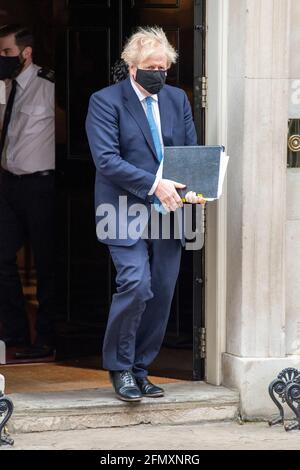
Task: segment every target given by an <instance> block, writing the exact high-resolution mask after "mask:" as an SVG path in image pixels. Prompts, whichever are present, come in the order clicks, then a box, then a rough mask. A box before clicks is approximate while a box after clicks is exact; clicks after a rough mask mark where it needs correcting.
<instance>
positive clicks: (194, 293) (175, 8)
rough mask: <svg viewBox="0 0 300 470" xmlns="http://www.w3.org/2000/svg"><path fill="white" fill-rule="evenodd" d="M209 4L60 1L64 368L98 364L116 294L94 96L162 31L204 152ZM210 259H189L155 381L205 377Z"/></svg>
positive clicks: (190, 255)
mask: <svg viewBox="0 0 300 470" xmlns="http://www.w3.org/2000/svg"><path fill="white" fill-rule="evenodd" d="M204 4H205V2H204V0H203V1H192V0H181V1H178V0H177V1H176V0H175V1H172V0H169V1H168V0H167V1H155V2H152V1H147V0H128V1H107V0H105V1H99V0H97V1H96V0H88V1H84V0H69V1H68V2H65V1H62V0H54V25H55V43H56V46H55V50H56V77H57V78H56V83H57V85H56V89H57V106H58V113H57V168H58V178H57V182H58V188H57V191H58V199H59V204H58V206H59V223H58V240H57V246H58V247H59V249H58V262H57V268H58V269H57V280H58V283H57V288H58V299H59V305H58V307H59V327H58V344H59V346H58V352H59V357H61V358H63V359H66V358H70V357H74V356H78V354H80V355H100V350H101V340H102V339H103V336H104V332H105V325H106V321H107V317H108V312H109V306H110V302H111V297H112V294H113V292H114V289H115V285H114V267H113V265H112V262H111V259H110V257H109V253H108V250H107V247H106V246H104V245H102V244H100V243H99V242H97V240H96V236H95V223H94V204H93V191H94V166H93V162H92V159H91V157H90V154H89V148H88V143H87V138H86V135H85V130H84V121H85V117H86V112H87V106H88V100H89V97H90V95H91V94H92V93H93V92H95V91H96V90H98V89H100V88H102V87H105V86H108V85H109V84H111V68H112V65H113V64H114V62H115V61H116V60H118V59H119V58H120V54H121V51H122V47H123V44H124V40H125V39H126V38H127V37H128V36H129V35H130V34H131V32H132V31H133V30H134V29H135V28H136V26H138V25H160V26H162V27H163V28H164V30H165V31H166V34H167V36H168V38H169V40H170V42H171V43H172V44H173V45H174V46H175V48H176V49H177V50H178V52H179V61H178V63H177V64H176V65H175V66H174V67H172V69H171V70H170V73H169V74H168V83H169V84H170V85H175V86H180V87H181V88H183V89H184V90H185V91H186V93H187V95H188V97H189V99H190V102H191V103H192V105H193V111H194V118H195V122H196V127H197V131H198V137H199V144H203V143H204V117H205V116H204V109H203V108H202V106H201V100H200V96H199V92H198V93H195V88H196V87H197V86H199V83H201V77H202V76H204V64H205V60H204V53H205V37H204V31H205V29H204V28H203V23H204V18H205V5H204ZM62 129H65V132H62ZM203 251H204V250H203V249H202V250H200V251H194V252H193V251H186V252H184V253H183V256H182V263H181V271H180V276H179V279H178V282H177V287H176V291H175V295H174V300H173V304H172V309H171V315H170V320H169V323H168V328H167V333H166V337H165V341H164V346H163V348H162V351H161V353H160V354H159V356H158V357H157V360H156V361H155V362H154V364H153V367H152V368H151V372H152V373H155V375H164V376H171V377H176V378H185V379H186V378H188V379H202V378H203V377H204V360H205V358H204V355H205V353H204V350H203V344H204V341H205V337H204V307H203V305H204V298H203V295H204V282H203V278H204V275H203V272H204V266H203V264H204V256H203ZM99 338H100V339H101V340H100V341H99Z"/></svg>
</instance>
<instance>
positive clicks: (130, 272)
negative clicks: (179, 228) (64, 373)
mask: <svg viewBox="0 0 300 470" xmlns="http://www.w3.org/2000/svg"><path fill="white" fill-rule="evenodd" d="M122 58H123V60H124V61H125V62H126V63H127V65H128V69H129V76H128V78H127V79H125V80H124V81H121V82H120V83H117V84H116V85H113V86H110V87H108V88H105V89H102V90H100V91H99V92H97V93H95V94H93V95H92V97H91V100H90V106H89V111H88V116H87V121H86V129H87V134H88V139H89V144H90V148H91V153H92V156H93V159H94V162H95V165H96V169H97V172H96V184H95V204H96V216H97V222H98V223H97V235H98V238H99V240H100V241H102V242H103V243H106V244H107V245H108V247H109V250H110V254H111V257H112V260H113V262H114V265H115V268H116V271H117V277H116V283H117V292H116V293H115V294H114V296H113V300H112V304H111V309H110V314H109V319H108V325H107V329H106V333H105V338H104V344H103V366H104V367H105V368H106V369H108V370H109V372H110V377H111V381H112V383H113V386H114V388H115V392H116V394H117V396H118V397H119V398H120V399H122V400H125V401H139V400H141V399H142V397H143V396H147V397H158V396H162V395H163V394H164V391H163V389H162V388H160V387H158V386H156V385H154V384H152V383H151V382H150V381H149V380H148V378H147V374H148V370H147V368H148V366H149V364H150V363H151V362H152V361H153V360H154V358H155V357H156V355H157V354H158V352H159V350H160V347H161V344H162V341H163V338H164V334H165V330H166V326H167V322H168V318H169V312H170V307H171V301H172V297H173V293H174V288H175V284H176V280H177V277H178V273H179V267H180V257H181V240H180V239H179V238H178V237H176V236H175V228H174V226H175V225H174V224H175V222H174V218H173V217H172V218H171V219H172V220H171V222H172V223H171V236H170V237H168V238H167V239H166V238H165V237H163V236H162V234H161V233H160V235H159V237H158V238H156V239H155V238H152V237H151V236H149V232H148V231H147V230H148V229H150V228H151V229H152V228H153V227H152V226H151V224H152V225H153V222H152V217H151V215H153V214H156V216H157V217H156V220H159V222H162V221H163V220H164V218H166V217H168V216H169V215H170V212H175V211H177V209H179V208H180V207H182V200H181V198H180V196H179V195H178V193H177V191H176V189H183V188H184V187H185V186H184V185H183V184H180V183H177V182H174V181H170V180H166V179H163V178H162V164H161V163H162V160H163V149H164V146H173V145H181V146H182V145H196V144H197V138H196V131H195V127H194V123H193V118H192V113H191V108H190V104H189V102H188V99H187V96H186V94H185V92H184V91H183V90H181V89H179V88H175V87H171V86H168V85H165V79H166V74H167V69H168V68H170V66H171V64H172V63H174V62H175V61H176V58H177V53H176V51H175V50H174V49H173V47H172V46H171V45H170V43H169V42H168V40H167V38H166V36H165V33H164V32H163V31H162V30H161V29H160V28H139V30H138V31H137V33H135V34H134V35H133V36H132V37H131V38H130V39H129V40H128V42H127V44H126V46H125V48H124V51H123V54H122ZM186 199H187V201H188V202H191V203H203V202H204V201H203V200H202V199H201V198H199V197H197V196H196V195H195V194H187V195H186ZM124 201H126V208H125V210H124ZM137 212H139V223H138V224H133V222H134V216H136V214H137ZM172 215H174V214H172ZM132 227H135V228H136V229H137V230H136V232H135V233H134V231H133V230H132ZM145 234H146V235H145Z"/></svg>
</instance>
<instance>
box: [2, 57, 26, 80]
mask: <svg viewBox="0 0 300 470" xmlns="http://www.w3.org/2000/svg"><path fill="white" fill-rule="evenodd" d="M22 66H23V63H22V61H21V59H20V56H18V55H17V56H14V57H3V56H0V80H5V79H7V78H14V77H16V76H17V75H18V73H19V72H20V71H21V69H22Z"/></svg>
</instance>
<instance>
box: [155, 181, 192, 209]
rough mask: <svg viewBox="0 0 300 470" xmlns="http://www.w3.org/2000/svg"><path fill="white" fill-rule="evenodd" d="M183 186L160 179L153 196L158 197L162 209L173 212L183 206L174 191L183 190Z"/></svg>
mask: <svg viewBox="0 0 300 470" xmlns="http://www.w3.org/2000/svg"><path fill="white" fill-rule="evenodd" d="M185 187H186V185H185V184H181V183H177V182H176V181H171V180H166V179H161V180H160V181H159V183H158V185H157V188H156V190H155V195H156V196H157V197H158V199H159V200H160V202H161V203H162V205H163V206H164V208H165V209H166V210H167V211H168V212H169V211H173V212H175V211H176V209H178V208H179V207H182V206H183V203H182V200H181V197H180V196H179V194H178V193H177V191H176V188H177V189H184V188H185Z"/></svg>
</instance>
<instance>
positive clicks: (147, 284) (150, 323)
mask: <svg viewBox="0 0 300 470" xmlns="http://www.w3.org/2000/svg"><path fill="white" fill-rule="evenodd" d="M181 249H182V246H181V242H180V240H176V239H169V240H164V239H159V240H151V239H150V240H149V239H139V240H138V241H137V243H135V244H134V245H131V246H112V245H109V250H110V254H111V257H112V260H113V263H114V265H115V268H116V271H117V276H116V283H117V292H116V293H115V294H114V295H113V299H112V304H111V308H110V313H109V318H108V323H107V328H106V333H105V337H104V343H103V367H104V368H105V369H108V370H132V371H133V373H134V374H135V375H136V376H137V377H145V376H146V375H147V374H148V366H149V365H150V364H151V362H152V361H153V360H154V359H155V357H156V355H157V354H158V352H159V350H160V348H161V345H162V342H163V339H164V335H165V331H166V328H167V323H168V319H169V314H170V308H171V303H172V298H173V294H174V289H175V285H176V281H177V277H178V274H179V268H180V259H181Z"/></svg>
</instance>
